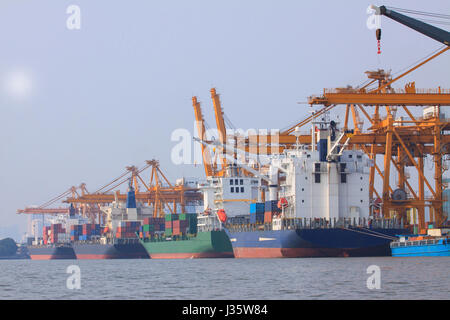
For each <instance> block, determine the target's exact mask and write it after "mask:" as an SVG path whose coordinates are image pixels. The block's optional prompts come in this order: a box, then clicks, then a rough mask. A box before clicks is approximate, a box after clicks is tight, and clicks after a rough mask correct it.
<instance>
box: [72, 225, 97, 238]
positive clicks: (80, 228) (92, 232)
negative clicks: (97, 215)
mask: <svg viewBox="0 0 450 320" xmlns="http://www.w3.org/2000/svg"><path fill="white" fill-rule="evenodd" d="M100 235H101V228H100V225H99V224H95V223H87V224H74V225H72V226H70V240H71V241H79V240H81V241H87V240H91V239H92V237H99V236H100Z"/></svg>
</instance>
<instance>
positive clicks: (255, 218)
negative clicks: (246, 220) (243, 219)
mask: <svg viewBox="0 0 450 320" xmlns="http://www.w3.org/2000/svg"><path fill="white" fill-rule="evenodd" d="M263 222H264V213H251V214H250V223H253V224H254V223H263Z"/></svg>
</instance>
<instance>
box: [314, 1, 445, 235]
mask: <svg viewBox="0 0 450 320" xmlns="http://www.w3.org/2000/svg"><path fill="white" fill-rule="evenodd" d="M374 8H375V9H376V11H377V13H378V14H381V15H385V16H387V17H389V18H391V19H393V20H395V21H397V22H400V23H402V24H404V25H406V26H408V27H410V28H413V29H414V30H416V31H419V32H421V33H423V34H425V35H427V36H429V37H431V38H433V39H435V40H437V41H439V42H441V43H443V44H444V45H445V46H444V48H443V49H442V50H440V51H439V52H437V53H436V54H434V55H432V56H431V57H429V58H428V59H425V60H424V61H422V62H421V63H419V64H417V65H416V66H414V67H413V68H411V69H409V70H408V71H406V72H404V73H402V74H401V75H399V76H397V77H396V78H394V79H392V78H391V76H390V74H389V73H386V72H384V71H383V70H377V71H371V72H366V74H367V76H368V78H369V79H370V82H369V83H368V84H367V85H365V86H364V87H362V88H358V89H353V88H340V89H334V90H324V92H323V95H322V96H320V97H314V96H313V97H310V98H309V103H310V104H311V105H314V104H319V105H324V106H325V107H330V106H336V105H342V104H345V105H346V115H345V120H344V121H345V122H344V129H347V126H348V120H349V119H348V118H349V113H350V112H351V113H352V118H353V130H352V133H353V134H352V135H351V136H350V143H349V145H350V146H353V147H356V148H360V149H362V150H364V151H365V152H366V153H367V154H368V155H369V157H370V158H371V159H373V160H374V166H373V167H372V168H371V172H370V188H369V190H370V191H369V192H370V197H371V198H372V199H373V198H374V194H376V195H377V197H378V198H379V199H381V200H382V212H383V215H385V216H388V215H391V214H393V213H395V214H397V215H399V216H403V217H404V216H405V210H406V208H415V209H417V211H418V220H419V229H422V230H423V229H424V228H425V207H429V209H430V220H431V221H434V222H435V223H436V224H437V225H438V226H440V225H442V224H443V223H444V221H445V220H446V218H447V217H445V216H444V212H443V209H442V205H443V197H442V194H443V189H444V186H443V183H442V175H443V173H444V169H446V166H445V165H444V163H443V160H444V157H447V156H448V155H449V154H450V135H449V134H448V133H449V130H450V119H449V117H450V115H448V117H447V115H446V114H445V112H442V109H441V107H444V106H450V90H448V89H447V90H444V89H441V88H440V87H439V88H437V89H426V90H418V89H416V88H415V83H414V82H411V83H408V84H406V86H405V88H404V90H398V89H397V90H394V89H393V88H392V87H391V84H392V83H393V82H395V81H397V80H399V79H401V78H402V77H404V76H405V75H407V74H409V73H411V72H412V71H414V70H416V69H417V68H419V67H420V66H422V65H424V64H425V63H427V62H428V61H430V60H432V59H434V58H436V57H438V56H439V55H441V54H443V53H444V52H446V51H448V50H449V49H450V46H449V45H450V33H449V32H447V31H444V30H441V29H439V28H436V27H434V26H431V25H428V24H426V23H423V22H421V21H418V20H416V19H413V18H410V17H407V16H404V15H402V14H399V13H398V12H395V11H393V10H389V9H387V8H386V7H384V6H382V7H380V8H377V7H374ZM380 34H381V32H377V37H378V38H379V35H380ZM373 83H377V84H378V85H377V87H376V88H375V89H373V90H368V89H367V87H368V86H369V85H371V84H373ZM368 106H373V107H374V112H373V114H372V115H369V113H368V112H367V110H366V107H368ZM410 106H419V107H426V108H424V109H423V110H422V116H421V117H417V116H416V117H415V116H414V115H413V113H412V112H411V111H410V110H409V108H408V107H410ZM383 107H384V109H385V113H384V115H383V116H382V115H381V109H382V108H383ZM397 107H400V108H402V110H403V111H404V112H405V113H406V115H407V116H406V117H405V118H396V117H395V115H396V112H397ZM357 108H359V110H361V112H362V113H363V114H364V115H365V117H366V118H367V119H368V120H369V123H370V127H369V128H368V132H367V133H363V132H362V126H361V121H360V120H359V115H358V113H357V110H358V109H357ZM377 155H382V156H383V170H381V169H380V168H379V167H378V165H377V161H376V160H377ZM427 156H431V157H432V159H433V164H434V183H432V181H429V179H427V177H426V176H425V172H424V159H425V158H426V157H427ZM407 167H409V168H413V169H414V170H415V173H416V175H417V179H418V181H417V186H418V188H416V189H414V188H413V187H412V185H411V184H410V183H409V181H408V177H407V175H406V174H405V169H406V168H407ZM393 170H396V172H397V185H396V189H395V190H394V189H393V187H392V186H391V181H390V176H391V172H392V171H393ZM375 171H376V172H377V173H378V175H379V176H380V177H381V179H382V192H381V194H380V193H379V192H377V190H376V189H375ZM433 185H434V186H433ZM425 186H426V188H427V189H428V191H429V193H430V194H431V195H430V196H428V197H426V196H425Z"/></svg>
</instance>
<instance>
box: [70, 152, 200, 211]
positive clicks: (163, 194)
mask: <svg viewBox="0 0 450 320" xmlns="http://www.w3.org/2000/svg"><path fill="white" fill-rule="evenodd" d="M148 168H152V169H151V175H150V179H149V183H148V184H147V183H145V180H144V179H143V178H142V176H141V173H142V172H143V171H144V170H146V169H148ZM126 169H127V171H126V172H125V173H123V174H122V175H120V176H119V177H117V178H115V179H114V180H112V181H111V182H109V183H108V184H106V185H105V186H103V187H101V188H100V189H98V190H97V191H96V192H95V193H90V194H85V195H82V196H80V197H75V198H74V197H71V198H67V199H66V200H65V201H64V202H66V203H74V204H81V205H82V204H94V205H98V206H100V205H107V204H110V203H112V202H114V201H120V202H125V201H126V197H127V195H126V193H122V194H121V193H120V191H115V192H114V193H112V192H111V191H112V190H113V189H115V188H117V187H119V186H120V185H122V184H125V183H127V182H129V181H130V179H131V182H132V183H133V184H134V186H135V187H134V190H135V196H136V201H139V202H141V203H147V204H148V205H152V206H153V208H154V213H153V216H154V217H162V216H164V214H165V212H164V209H167V210H168V211H169V212H171V213H175V212H177V206H178V205H179V206H181V212H183V213H184V212H185V206H186V205H187V204H188V203H196V202H199V201H201V200H202V199H203V196H202V194H201V192H200V191H199V190H198V189H197V188H189V187H186V186H185V185H183V184H181V185H173V184H171V183H170V182H169V180H168V179H167V178H166V176H165V175H164V173H163V172H162V171H161V169H160V167H159V162H158V161H157V160H147V161H146V165H145V166H144V167H142V168H141V169H138V168H137V167H135V166H128V167H127V168H126ZM139 182H140V183H142V185H143V186H144V187H145V189H146V190H145V191H137V190H139Z"/></svg>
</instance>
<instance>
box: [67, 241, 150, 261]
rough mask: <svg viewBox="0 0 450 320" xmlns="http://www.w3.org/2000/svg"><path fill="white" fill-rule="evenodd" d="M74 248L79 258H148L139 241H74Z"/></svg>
mask: <svg viewBox="0 0 450 320" xmlns="http://www.w3.org/2000/svg"><path fill="white" fill-rule="evenodd" d="M73 249H74V251H75V255H76V257H77V259H81V260H83V259H84V260H95V259H148V258H149V256H148V254H147V252H146V251H145V249H144V247H143V246H142V245H141V244H140V243H139V242H136V243H123V244H120V243H116V244H100V243H74V244H73Z"/></svg>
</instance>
